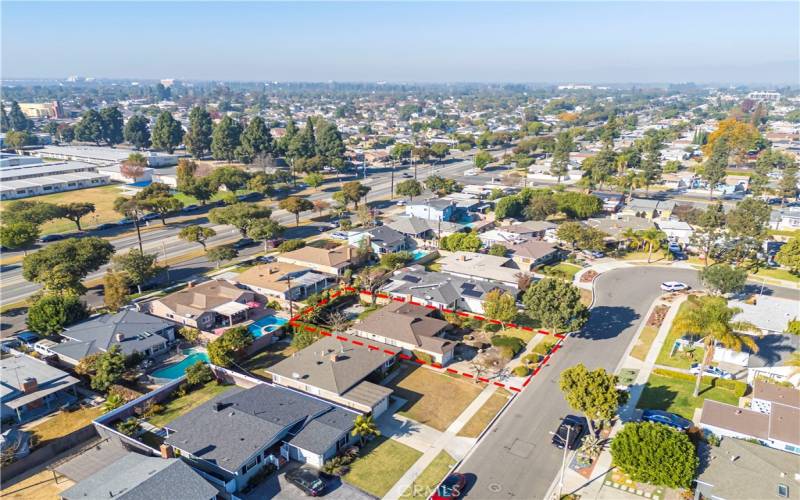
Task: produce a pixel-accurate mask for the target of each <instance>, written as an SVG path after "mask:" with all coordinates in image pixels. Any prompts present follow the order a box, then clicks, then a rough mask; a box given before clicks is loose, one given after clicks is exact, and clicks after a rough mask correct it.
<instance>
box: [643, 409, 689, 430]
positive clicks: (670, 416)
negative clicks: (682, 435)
mask: <svg viewBox="0 0 800 500" xmlns="http://www.w3.org/2000/svg"><path fill="white" fill-rule="evenodd" d="M642 421H644V422H654V423H656V424H664V425H668V426H670V427H672V428H674V429H678V430H679V431H686V430H689V428H690V427H692V426H693V425H694V424H693V423H692V421H691V420H688V419H685V418H683V417H681V416H680V415H675V414H674V413H670V412H668V411H661V410H645V411H644V413H642Z"/></svg>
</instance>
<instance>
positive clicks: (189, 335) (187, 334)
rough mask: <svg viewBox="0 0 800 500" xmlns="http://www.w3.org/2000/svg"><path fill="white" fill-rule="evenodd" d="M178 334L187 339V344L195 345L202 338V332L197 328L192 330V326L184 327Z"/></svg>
mask: <svg viewBox="0 0 800 500" xmlns="http://www.w3.org/2000/svg"><path fill="white" fill-rule="evenodd" d="M178 334H179V335H180V336H181V337H183V338H184V339H186V341H187V342H192V343H194V342H195V341H197V338H198V337H199V336H200V330H198V329H197V328H192V327H191V326H184V327H182V328H181V329H180V330H178Z"/></svg>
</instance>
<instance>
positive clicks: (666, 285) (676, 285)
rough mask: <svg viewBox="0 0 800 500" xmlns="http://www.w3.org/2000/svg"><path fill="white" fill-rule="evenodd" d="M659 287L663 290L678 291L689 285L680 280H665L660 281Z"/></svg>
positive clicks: (685, 288) (686, 288) (687, 287)
mask: <svg viewBox="0 0 800 500" xmlns="http://www.w3.org/2000/svg"><path fill="white" fill-rule="evenodd" d="M661 289H662V290H664V291H665V292H680V291H682V290H688V289H689V285H687V284H686V283H684V282H682V281H665V282H663V283H661Z"/></svg>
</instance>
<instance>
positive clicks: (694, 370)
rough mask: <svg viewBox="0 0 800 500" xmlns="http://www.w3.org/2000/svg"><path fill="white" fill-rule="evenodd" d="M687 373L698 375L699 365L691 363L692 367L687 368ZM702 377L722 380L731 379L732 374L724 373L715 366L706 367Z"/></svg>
mask: <svg viewBox="0 0 800 500" xmlns="http://www.w3.org/2000/svg"><path fill="white" fill-rule="evenodd" d="M689 373H691V374H692V375H697V374H698V373H700V363H692V366H690V367H689ZM703 375H708V376H709V377H716V378H724V379H728V380H730V379H732V378H733V374H732V373H730V372H726V371H725V370H722V369H720V368H717V367H716V366H706V369H705V370H704V371H703Z"/></svg>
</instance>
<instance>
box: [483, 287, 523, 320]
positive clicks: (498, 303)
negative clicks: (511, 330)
mask: <svg viewBox="0 0 800 500" xmlns="http://www.w3.org/2000/svg"><path fill="white" fill-rule="evenodd" d="M483 312H484V314H485V315H486V317H487V318H490V319H495V320H497V321H502V322H503V325H502V327H503V329H505V327H506V326H505V323H508V322H510V321H514V318H516V317H517V300H516V299H515V298H514V296H513V295H511V294H510V293H508V292H504V291H502V290H500V289H499V288H498V289H496V290H492V291H491V292H489V293H488V294H486V298H485V299H484V301H483Z"/></svg>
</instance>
